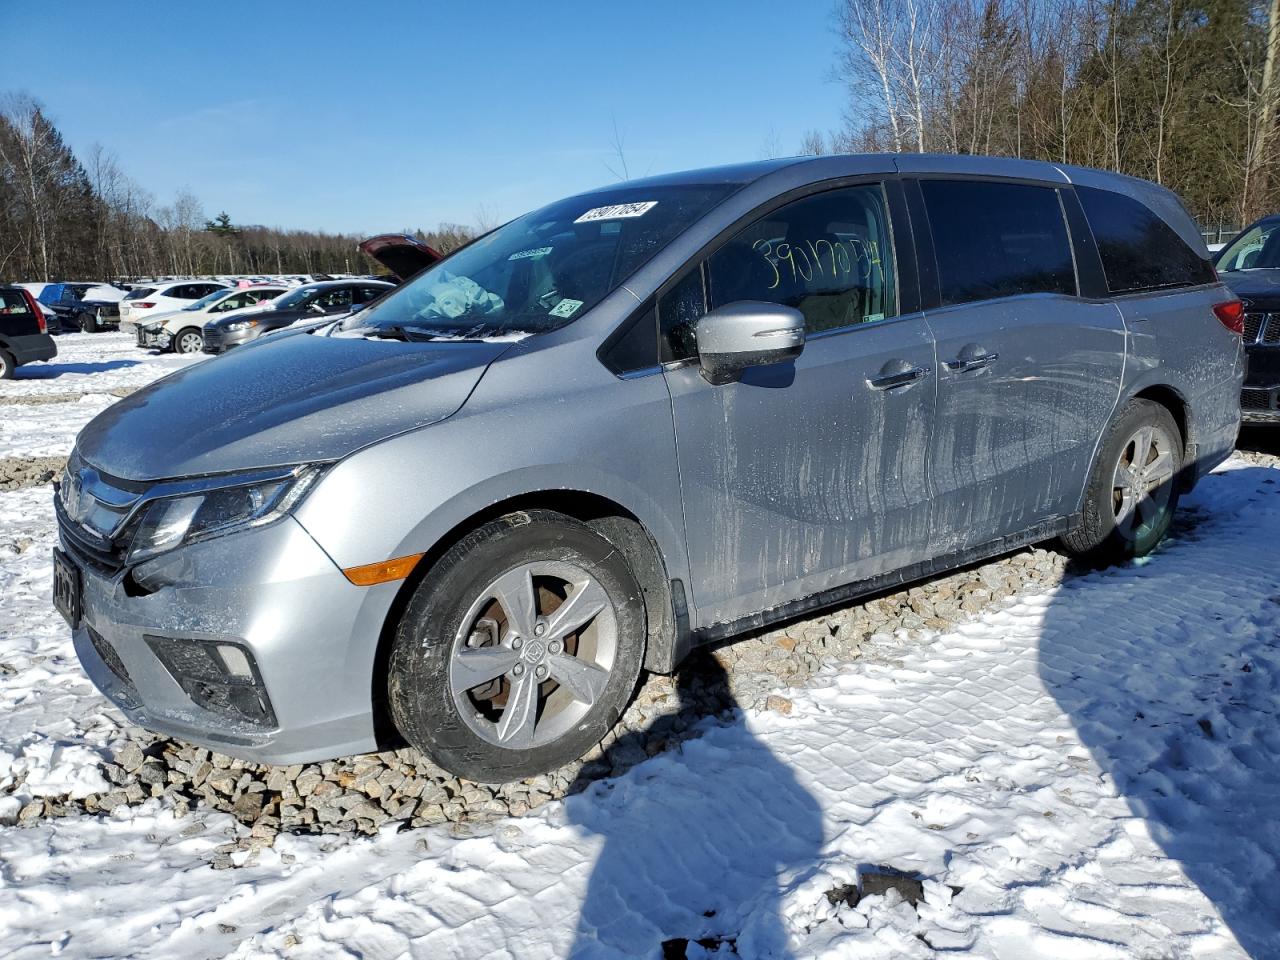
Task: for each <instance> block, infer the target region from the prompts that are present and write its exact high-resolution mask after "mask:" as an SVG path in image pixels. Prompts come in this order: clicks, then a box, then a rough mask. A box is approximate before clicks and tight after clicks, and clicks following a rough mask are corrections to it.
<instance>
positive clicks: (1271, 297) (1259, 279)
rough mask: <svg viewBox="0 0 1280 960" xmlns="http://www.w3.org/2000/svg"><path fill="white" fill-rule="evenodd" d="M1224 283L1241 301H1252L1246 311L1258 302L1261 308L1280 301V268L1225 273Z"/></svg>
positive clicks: (1247, 304)
mask: <svg viewBox="0 0 1280 960" xmlns="http://www.w3.org/2000/svg"><path fill="white" fill-rule="evenodd" d="M1221 279H1222V282H1223V283H1225V284H1226V285H1227V289H1229V290H1230V291H1231V292H1232V293H1234V294H1235V295H1236V296H1237V297H1239V298H1240V299H1241V300H1247V301H1250V302H1249V303H1246V304H1245V307H1246V309H1247V308H1248V307H1250V306H1253V305H1254V304H1253V301H1257V303H1258V305H1260V306H1272V305H1274V304H1275V302H1276V301H1280V268H1262V269H1259V270H1236V271H1234V272H1232V273H1224V274H1222V276H1221Z"/></svg>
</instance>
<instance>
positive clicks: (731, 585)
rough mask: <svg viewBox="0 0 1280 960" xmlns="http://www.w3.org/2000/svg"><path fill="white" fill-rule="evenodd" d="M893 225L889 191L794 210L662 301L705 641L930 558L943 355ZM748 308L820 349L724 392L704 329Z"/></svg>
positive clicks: (747, 236)
mask: <svg viewBox="0 0 1280 960" xmlns="http://www.w3.org/2000/svg"><path fill="white" fill-rule="evenodd" d="M889 219H890V218H889V210H888V206H887V204H886V193H885V189H884V186H883V185H882V184H879V183H875V184H864V185H857V186H852V187H846V188H843V189H838V190H830V191H826V192H822V193H818V194H813V195H810V196H807V197H805V198H803V199H799V200H795V201H793V202H791V203H789V204H787V205H785V206H782V207H780V208H779V209H777V210H775V211H773V212H770V213H768V214H766V215H764V216H762V217H760V218H759V219H758V220H756V221H755V222H754V223H752V224H751V225H750V226H748V227H746V228H745V229H743V230H742V231H741V232H739V233H738V234H737V235H735V236H734V237H733V238H731V239H730V240H729V241H728V242H726V243H725V244H724V245H723V246H721V247H720V248H719V249H718V250H717V251H716V252H715V253H713V254H712V255H711V256H710V257H709V258H708V259H707V260H706V261H705V263H704V264H702V265H700V266H699V267H698V268H697V269H695V270H694V271H692V272H691V273H689V274H688V275H687V276H686V277H685V278H684V280H683V281H681V283H680V284H678V285H677V286H676V287H675V288H674V289H673V290H672V291H671V292H670V293H669V294H668V295H667V296H666V297H665V298H663V299H662V300H661V301H660V302H659V319H660V323H661V325H662V329H663V334H664V338H665V345H664V346H665V349H666V350H667V351H668V356H669V357H672V358H674V360H675V361H676V362H674V363H668V364H666V366H665V376H666V378H667V383H668V386H669V389H670V391H671V397H672V407H673V415H674V419H675V432H676V445H677V454H678V461H679V468H680V483H681V489H682V492H683V497H684V509H685V531H686V538H687V541H688V547H689V560H690V570H691V579H692V583H691V585H690V586H691V594H692V600H693V603H694V605H695V607H696V610H697V618H698V624H699V625H700V626H709V625H711V624H715V623H720V622H725V621H732V620H736V619H739V618H742V617H745V616H749V615H751V614H754V613H757V612H759V611H761V610H766V609H769V608H771V607H775V606H778V605H780V604H784V603H787V602H788V601H792V600H796V599H799V598H802V597H806V596H810V595H813V594H816V593H820V592H822V591H824V590H827V589H829V588H831V587H834V586H838V585H840V584H843V583H846V582H850V581H853V580H859V579H863V578H867V577H872V576H875V575H877V574H879V573H883V572H885V571H886V570H890V569H893V568H896V567H901V566H905V565H907V564H910V563H913V562H915V561H918V560H920V559H923V557H924V555H925V552H926V549H927V539H928V536H927V530H928V519H929V486H928V476H927V450H928V445H929V430H930V424H931V419H932V415H933V405H934V372H933V371H934V366H935V364H934V350H933V340H932V337H931V336H930V333H929V329H928V326H927V325H926V323H925V321H924V319H923V317H921V316H920V314H919V313H912V314H908V315H901V314H900V312H899V303H901V302H902V298H901V297H900V296H899V291H898V270H897V269H896V258H895V256H894V246H893V242H892V239H891V236H892V234H891V229H890V222H889ZM896 226H898V228H899V229H900V230H905V224H899V225H896ZM914 299H915V297H914V292H913V293H912V295H911V297H910V298H909V302H911V303H914ZM741 300H756V301H761V300H763V301H769V302H773V303H781V304H785V305H787V306H792V307H796V308H797V309H799V310H800V311H801V312H802V313H803V314H804V316H805V320H806V337H807V342H806V344H805V347H804V351H803V352H802V353H801V355H800V357H799V358H798V359H797V360H795V361H794V363H790V364H778V365H774V366H767V367H758V368H754V369H751V370H748V371H747V372H746V374H745V375H744V376H743V378H742V380H741V382H739V383H731V384H726V385H722V386H712V385H710V384H709V383H707V382H706V381H705V380H704V379H703V378H702V376H701V374H700V373H699V370H698V367H697V363H696V360H695V359H693V357H694V348H693V333H692V331H693V324H694V323H695V322H696V320H697V318H698V317H700V316H701V315H702V314H703V313H704V312H705V308H706V307H707V306H708V302H709V306H710V307H713V308H714V307H718V306H723V305H725V304H727V303H732V302H735V301H741Z"/></svg>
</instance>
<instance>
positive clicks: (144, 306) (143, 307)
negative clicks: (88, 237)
mask: <svg viewBox="0 0 1280 960" xmlns="http://www.w3.org/2000/svg"><path fill="white" fill-rule="evenodd" d="M133 305H134V306H135V307H137V308H138V309H139V310H146V309H149V308H151V307H154V306H155V304H154V303H147V302H143V303H139V302H138V301H136V300H135V301H134V302H133ZM1215 309H1216V308H1215Z"/></svg>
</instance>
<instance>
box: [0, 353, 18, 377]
mask: <svg viewBox="0 0 1280 960" xmlns="http://www.w3.org/2000/svg"><path fill="white" fill-rule="evenodd" d="M16 368H17V364H16V363H14V362H13V357H11V356H9V354H8V352H7V351H5V350H0V380H12V379H13V371H14V370H15V369H16Z"/></svg>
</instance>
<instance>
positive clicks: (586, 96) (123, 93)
mask: <svg viewBox="0 0 1280 960" xmlns="http://www.w3.org/2000/svg"><path fill="white" fill-rule="evenodd" d="M831 11H832V2H831V0H774V2H766V0H739V2H728V0H684V2H668V0H647V2H633V3H628V4H621V3H609V2H604V0H599V2H596V3H585V2H583V3H579V2H557V0H541V2H525V3H516V2H508V0H493V2H472V3H447V4H446V3H428V2H420V3H410V2H402V0H379V2H376V3H375V2H367V3H361V2H357V0H346V2H341V3H337V2H330V0H315V2H292V0H289V2H283V0H282V2H273V0H259V2H257V3H247V2H243V0H225V2H220V3H212V2H206V3H198V2H194V0H184V2H166V3H143V2H134V3H124V2H80V0H56V2H51V0H0V34H3V35H6V36H7V37H8V38H9V39H10V41H12V39H13V37H14V36H20V37H25V38H27V40H28V42H25V43H23V44H21V45H14V44H13V43H12V42H10V44H9V46H8V51H7V54H8V55H7V57H6V59H5V61H4V63H3V64H0V90H4V89H23V90H26V91H27V92H29V93H31V94H34V95H35V96H36V97H37V98H38V99H40V100H41V101H42V102H43V103H44V104H45V106H46V107H47V109H48V110H49V112H50V114H51V115H52V116H53V117H54V119H55V121H56V122H57V124H58V125H59V127H60V128H61V130H62V131H63V134H64V136H65V137H66V138H67V139H68V141H69V142H70V143H71V145H72V147H73V148H75V149H76V150H77V151H80V150H83V149H84V148H87V147H88V146H89V145H90V144H91V143H94V142H99V143H102V144H103V145H105V146H106V147H108V148H110V149H112V150H114V151H115V152H116V153H117V154H118V156H119V159H120V162H121V164H122V166H123V167H124V169H125V171H126V172H127V173H129V174H130V175H131V176H132V177H133V178H134V179H135V180H137V181H138V182H139V183H140V184H141V185H142V186H143V187H145V188H146V189H148V190H149V191H151V192H152V193H153V194H154V195H155V196H156V198H157V200H158V201H160V202H168V201H170V200H171V199H172V197H173V194H174V193H175V192H176V191H177V190H179V189H181V188H184V187H185V188H189V189H190V190H191V191H193V192H194V193H195V194H196V195H197V196H198V197H199V198H200V199H201V201H202V202H203V204H204V207H205V211H206V213H207V214H208V215H210V216H212V215H213V214H215V213H217V212H218V211H219V210H222V209H225V210H227V212H228V213H230V214H231V217H232V219H233V220H234V221H236V222H238V223H265V224H270V225H276V226H288V227H300V228H317V229H320V228H323V229H329V230H349V231H356V232H361V231H369V232H377V231H383V230H394V229H399V228H401V227H409V226H422V227H430V226H433V225H435V224H436V223H437V222H439V221H458V222H464V223H475V222H477V220H479V219H481V218H486V219H491V220H497V219H507V218H509V217H512V216H514V215H516V214H518V213H521V212H523V211H525V210H528V209H531V208H533V207H536V206H538V205H540V204H542V203H545V202H548V201H551V200H554V199H556V198H558V197H561V196H564V195H567V194H569V193H573V192H575V191H578V190H582V189H586V188H589V187H594V186H599V185H601V184H607V183H609V182H612V181H614V180H615V177H614V176H613V174H612V173H610V171H609V169H608V166H607V165H612V166H614V167H616V166H617V162H616V157H615V155H614V151H613V141H614V128H613V124H614V120H615V119H616V122H617V127H618V131H619V133H620V135H621V136H622V138H623V141H624V145H625V152H626V157H627V163H628V167H629V169H630V173H631V176H633V177H635V176H641V175H644V174H645V173H662V172H665V171H669V170H680V169H685V168H689V167H698V166H706V165H711V164H717V163H727V162H733V161H739V160H754V159H759V158H760V157H762V156H764V155H766V152H767V151H768V149H769V146H770V145H771V144H772V145H774V147H773V149H774V151H775V152H781V153H783V154H786V153H794V152H797V151H798V149H799V144H800V140H801V137H802V136H803V135H804V132H805V131H806V130H809V129H814V128H816V129H821V130H824V131H826V130H830V129H833V128H835V127H838V126H839V124H840V119H841V116H842V114H843V111H844V108H845V93H844V91H843V90H842V88H841V86H840V85H839V84H838V83H835V82H833V81H832V80H831V79H830V77H831V73H832V68H833V66H834V63H835V58H836V54H837V38H836V37H835V35H834V34H833V33H832V31H831ZM37 38H46V41H47V42H43V43H42V42H40V41H39V40H38V39H37ZM31 41H35V42H34V43H33V42H31ZM37 50H39V51H41V54H40V56H39V59H38V61H37V60H35V59H34V58H32V59H28V58H31V57H32V55H33V54H35V53H36V51H37ZM15 53H17V54H19V56H14V54H15Z"/></svg>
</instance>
